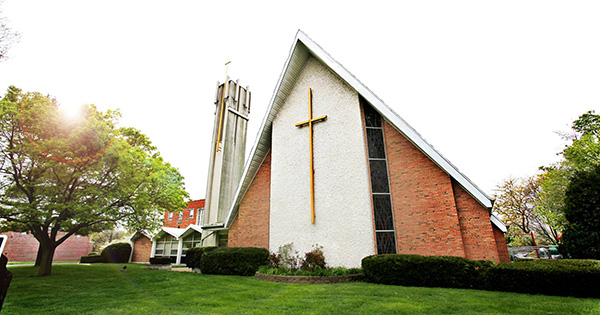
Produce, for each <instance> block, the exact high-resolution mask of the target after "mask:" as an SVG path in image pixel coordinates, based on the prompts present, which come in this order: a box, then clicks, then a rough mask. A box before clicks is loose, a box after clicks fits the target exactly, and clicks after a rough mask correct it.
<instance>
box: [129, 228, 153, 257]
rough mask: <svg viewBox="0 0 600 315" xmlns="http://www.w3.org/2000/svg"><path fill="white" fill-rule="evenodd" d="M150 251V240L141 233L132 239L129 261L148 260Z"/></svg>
mask: <svg viewBox="0 0 600 315" xmlns="http://www.w3.org/2000/svg"><path fill="white" fill-rule="evenodd" d="M151 251H152V241H151V240H150V239H149V238H148V237H147V236H145V235H141V236H139V237H138V238H136V239H135V240H134V241H133V254H132V256H131V262H149V261H150V252H151Z"/></svg>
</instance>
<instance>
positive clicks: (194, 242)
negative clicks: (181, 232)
mask: <svg viewBox="0 0 600 315" xmlns="http://www.w3.org/2000/svg"><path fill="white" fill-rule="evenodd" d="M201 240H202V234H200V233H199V232H193V233H192V234H190V235H188V236H186V237H184V238H183V255H185V253H186V252H187V250H188V249H190V248H194V247H200V246H201Z"/></svg>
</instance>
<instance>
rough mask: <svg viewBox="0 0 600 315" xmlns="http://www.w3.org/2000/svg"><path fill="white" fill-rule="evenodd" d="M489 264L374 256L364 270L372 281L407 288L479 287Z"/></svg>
mask: <svg viewBox="0 0 600 315" xmlns="http://www.w3.org/2000/svg"><path fill="white" fill-rule="evenodd" d="M492 264H493V263H492V262H489V261H474V260H469V259H466V258H462V257H453V256H419V255H395V254H386V255H373V256H368V257H365V258H363V260H362V268H363V272H364V274H365V278H366V279H367V280H368V281H370V282H376V283H382V284H394V285H403V286H424V287H445V288H477V287H480V284H481V281H482V278H481V275H480V273H479V270H480V269H482V268H486V267H489V266H491V265H492Z"/></svg>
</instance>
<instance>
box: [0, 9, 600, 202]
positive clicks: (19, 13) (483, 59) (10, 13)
mask: <svg viewBox="0 0 600 315" xmlns="http://www.w3.org/2000/svg"><path fill="white" fill-rule="evenodd" d="M0 10H2V13H0V17H5V18H6V19H7V20H8V23H9V26H10V27H11V28H12V29H14V30H15V31H17V32H19V33H20V35H21V39H20V42H19V43H17V44H16V45H15V46H14V47H13V48H12V49H11V50H10V52H9V59H7V60H5V61H3V62H0V96H1V95H4V94H5V92H6V89H7V88H8V86H10V85H15V86H17V87H18V88H21V89H23V90H24V91H35V92H41V93H43V94H49V95H51V96H53V97H55V98H56V99H57V100H58V101H59V103H60V104H61V107H63V108H65V109H73V108H77V107H78V106H81V105H82V104H95V105H96V106H97V107H98V108H99V109H101V110H104V111H105V110H108V109H120V111H121V113H122V118H121V119H120V124H121V125H122V126H128V127H135V128H137V129H140V130H141V131H142V132H143V133H145V134H146V135H148V136H149V137H150V139H151V140H152V141H153V144H154V145H155V146H157V147H158V150H159V151H160V153H161V155H162V156H163V157H164V158H165V160H166V161H168V162H169V163H171V165H173V166H175V167H177V168H178V169H179V171H180V172H181V173H182V175H183V176H184V177H185V183H186V190H187V191H188V192H189V193H190V197H191V198H192V199H201V198H204V197H205V191H206V174H207V171H208V158H209V154H210V137H211V135H212V128H213V126H212V124H213V115H214V104H213V100H214V96H215V87H216V82H217V81H220V82H223V80H224V77H225V66H224V64H225V62H226V61H228V60H231V64H230V66H229V70H228V71H229V72H228V73H229V75H230V77H231V78H232V79H234V80H235V79H239V80H240V84H242V85H244V86H246V85H248V86H249V87H250V90H251V92H252V112H251V113H250V122H249V127H248V143H247V149H246V150H247V153H249V152H250V149H251V148H252V146H254V143H255V139H256V135H257V133H258V131H259V127H260V124H261V122H262V120H263V116H264V115H265V112H266V110H267V108H268V105H269V101H270V99H271V96H272V94H273V91H274V89H275V85H276V83H277V80H278V78H279V75H280V74H281V72H282V69H283V66H284V63H285V61H286V59H287V57H288V54H289V52H290V48H291V47H292V44H293V39H294V37H295V35H296V32H297V30H298V29H301V30H302V31H304V32H305V33H306V34H307V35H308V36H309V37H310V38H312V39H313V40H314V41H316V42H317V43H318V44H319V45H320V46H321V47H322V48H323V49H324V50H325V51H327V52H328V53H329V54H330V55H331V56H332V57H333V58H334V59H335V60H337V61H338V62H339V63H341V64H342V65H343V66H344V67H345V68H346V69H347V70H348V71H350V72H351V73H352V74H353V75H354V76H356V77H357V78H358V79H359V80H360V81H361V82H362V83H363V84H365V85H366V86H367V87H368V88H369V89H370V90H371V91H373V92H374V93H375V94H376V95H377V96H379V98H380V99H382V100H383V101H384V102H385V103H386V104H387V105H388V106H390V107H391V108H392V109H393V110H394V111H395V112H396V113H398V114H399V115H400V116H401V117H402V118H403V119H404V120H406V121H407V122H408V123H409V124H410V125H411V126H412V127H413V128H414V129H416V130H417V131H418V132H419V133H420V134H421V136H422V137H423V138H424V139H425V140H426V141H427V142H429V143H430V144H431V145H433V146H434V147H435V148H436V149H437V150H438V151H439V152H440V153H441V154H442V155H443V156H444V157H446V158H447V159H448V160H450V161H451V162H452V163H453V164H454V165H455V166H456V167H457V168H458V169H459V170H460V171H461V172H462V173H463V174H465V175H466V176H467V177H469V178H470V179H471V180H472V181H473V182H474V183H475V184H476V185H477V186H479V187H480V188H481V189H482V190H483V191H485V192H486V193H488V194H490V195H492V194H493V193H494V189H495V187H496V186H497V185H498V184H499V183H501V182H502V181H503V180H505V179H507V178H509V177H521V176H530V175H534V174H536V173H537V172H538V168H539V167H540V166H542V165H549V164H551V163H554V162H556V161H558V160H559V158H560V157H559V156H558V155H557V153H558V152H560V151H561V150H562V148H563V147H564V146H565V144H567V143H566V142H565V141H564V140H562V139H561V137H560V136H559V135H557V133H556V132H557V131H567V130H568V129H569V126H570V123H571V122H572V121H573V120H575V119H577V117H579V116H580V115H581V114H583V113H585V112H587V111H588V110H596V111H600V19H598V16H600V2H597V1H569V2H566V1H551V0H544V1H521V0H520V1H511V0H508V1H376V0H372V1H323V0H321V1H311V0H307V1H294V2H291V1H236V0H230V1H176V0H172V1H148V0H147V1H133V0H129V1H113V0H104V1H81V0H77V1H64V0H54V1H47V0H4V2H3V3H1V4H0Z"/></svg>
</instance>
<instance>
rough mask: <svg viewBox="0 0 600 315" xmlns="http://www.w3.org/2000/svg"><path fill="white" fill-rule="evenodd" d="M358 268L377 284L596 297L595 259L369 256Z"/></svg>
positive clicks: (599, 283) (599, 280) (598, 265)
mask: <svg viewBox="0 0 600 315" xmlns="http://www.w3.org/2000/svg"><path fill="white" fill-rule="evenodd" d="M362 267H363V272H364V275H365V278H366V279H367V281H370V282H375V283H381V284H393V285H403V286H426V287H447V288H474V289H485V290H491V291H507V292H519V293H530V294H547V295H561V296H577V297H600V261H595V260H536V261H524V262H515V263H501V264H495V263H492V262H489V261H473V260H469V259H466V258H461V257H436V256H418V255H373V256H368V257H365V258H363V260H362Z"/></svg>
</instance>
